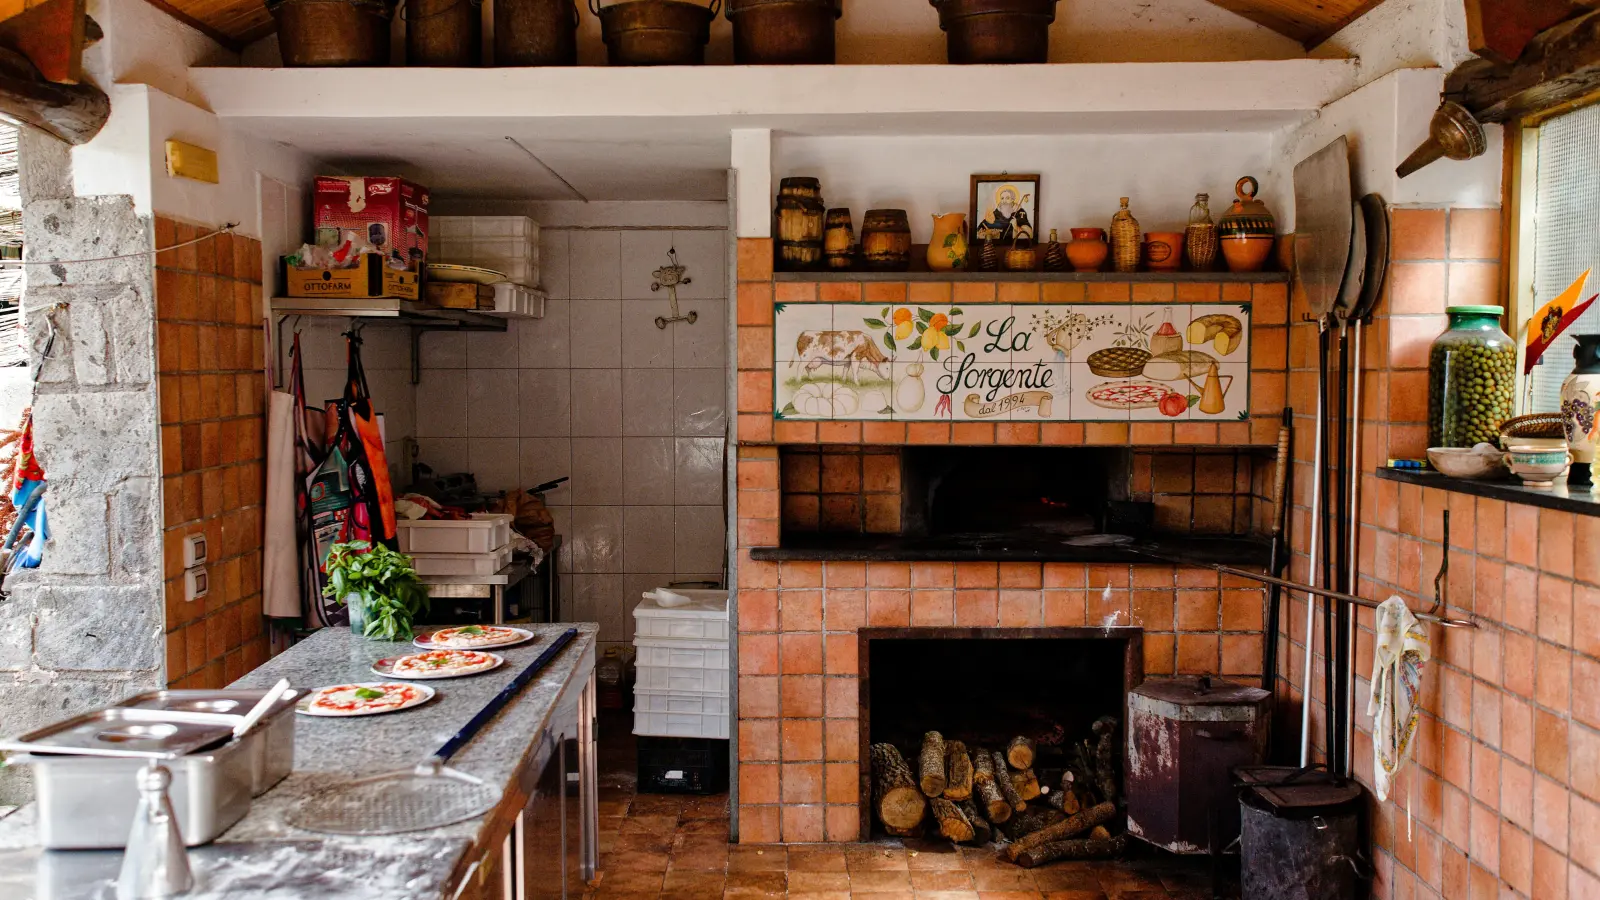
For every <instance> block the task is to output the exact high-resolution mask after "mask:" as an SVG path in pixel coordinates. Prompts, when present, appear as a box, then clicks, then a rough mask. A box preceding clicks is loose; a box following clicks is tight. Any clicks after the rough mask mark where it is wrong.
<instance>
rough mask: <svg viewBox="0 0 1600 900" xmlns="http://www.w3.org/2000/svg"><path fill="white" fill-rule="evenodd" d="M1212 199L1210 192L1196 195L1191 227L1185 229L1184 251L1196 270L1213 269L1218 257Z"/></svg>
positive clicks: (1191, 266)
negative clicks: (1212, 215)
mask: <svg viewBox="0 0 1600 900" xmlns="http://www.w3.org/2000/svg"><path fill="white" fill-rule="evenodd" d="M1210 200H1211V195H1210V194H1195V195H1194V206H1191V207H1189V227H1188V228H1185V229H1184V231H1183V252H1184V253H1186V254H1188V256H1189V268H1191V269H1193V270H1194V271H1196V272H1209V271H1211V264H1212V263H1213V262H1215V261H1216V259H1217V223H1215V222H1213V221H1211V206H1210V205H1209V204H1210Z"/></svg>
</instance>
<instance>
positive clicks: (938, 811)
mask: <svg viewBox="0 0 1600 900" xmlns="http://www.w3.org/2000/svg"><path fill="white" fill-rule="evenodd" d="M928 809H929V811H930V812H932V813H933V818H934V820H935V821H937V822H938V823H939V833H940V834H942V835H944V836H945V837H947V838H949V839H950V840H952V841H954V842H956V843H958V844H963V843H966V842H967V841H970V840H972V838H973V836H974V835H975V833H976V832H975V830H974V829H973V827H972V823H971V822H969V821H967V816H966V814H965V813H963V812H962V811H961V807H959V806H956V805H955V804H954V803H951V802H950V801H949V800H946V799H944V798H943V797H934V798H933V799H931V800H929V801H928Z"/></svg>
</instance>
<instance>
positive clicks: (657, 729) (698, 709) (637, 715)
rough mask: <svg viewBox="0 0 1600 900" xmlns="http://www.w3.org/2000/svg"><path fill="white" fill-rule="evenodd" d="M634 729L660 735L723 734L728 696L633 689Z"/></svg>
mask: <svg viewBox="0 0 1600 900" xmlns="http://www.w3.org/2000/svg"><path fill="white" fill-rule="evenodd" d="M633 733H634V734H638V735H656V736H659V737H703V738H726V737H727V736H728V697H727V696H726V695H718V694H690V693H684V692H678V691H641V690H638V689H637V688H636V689H635V690H634V692H633Z"/></svg>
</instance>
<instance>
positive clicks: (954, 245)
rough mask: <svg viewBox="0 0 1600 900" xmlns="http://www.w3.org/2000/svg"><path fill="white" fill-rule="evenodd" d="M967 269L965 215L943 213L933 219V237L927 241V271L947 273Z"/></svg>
mask: <svg viewBox="0 0 1600 900" xmlns="http://www.w3.org/2000/svg"><path fill="white" fill-rule="evenodd" d="M966 267H967V216H966V213H945V214H944V215H942V216H934V217H933V236H932V237H931V238H929V239H928V270H929V271H930V272H949V271H951V270H952V269H965V268H966Z"/></svg>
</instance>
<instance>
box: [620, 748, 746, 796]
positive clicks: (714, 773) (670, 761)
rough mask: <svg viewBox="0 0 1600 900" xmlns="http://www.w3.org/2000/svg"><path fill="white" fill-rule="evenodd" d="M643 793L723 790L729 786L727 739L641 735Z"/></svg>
mask: <svg viewBox="0 0 1600 900" xmlns="http://www.w3.org/2000/svg"><path fill="white" fill-rule="evenodd" d="M638 748H639V785H638V790H639V792H640V793H643V794H720V793H722V792H723V791H725V790H727V789H728V742H727V741H726V740H716V739H708V738H679V737H640V738H639V740H638Z"/></svg>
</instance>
